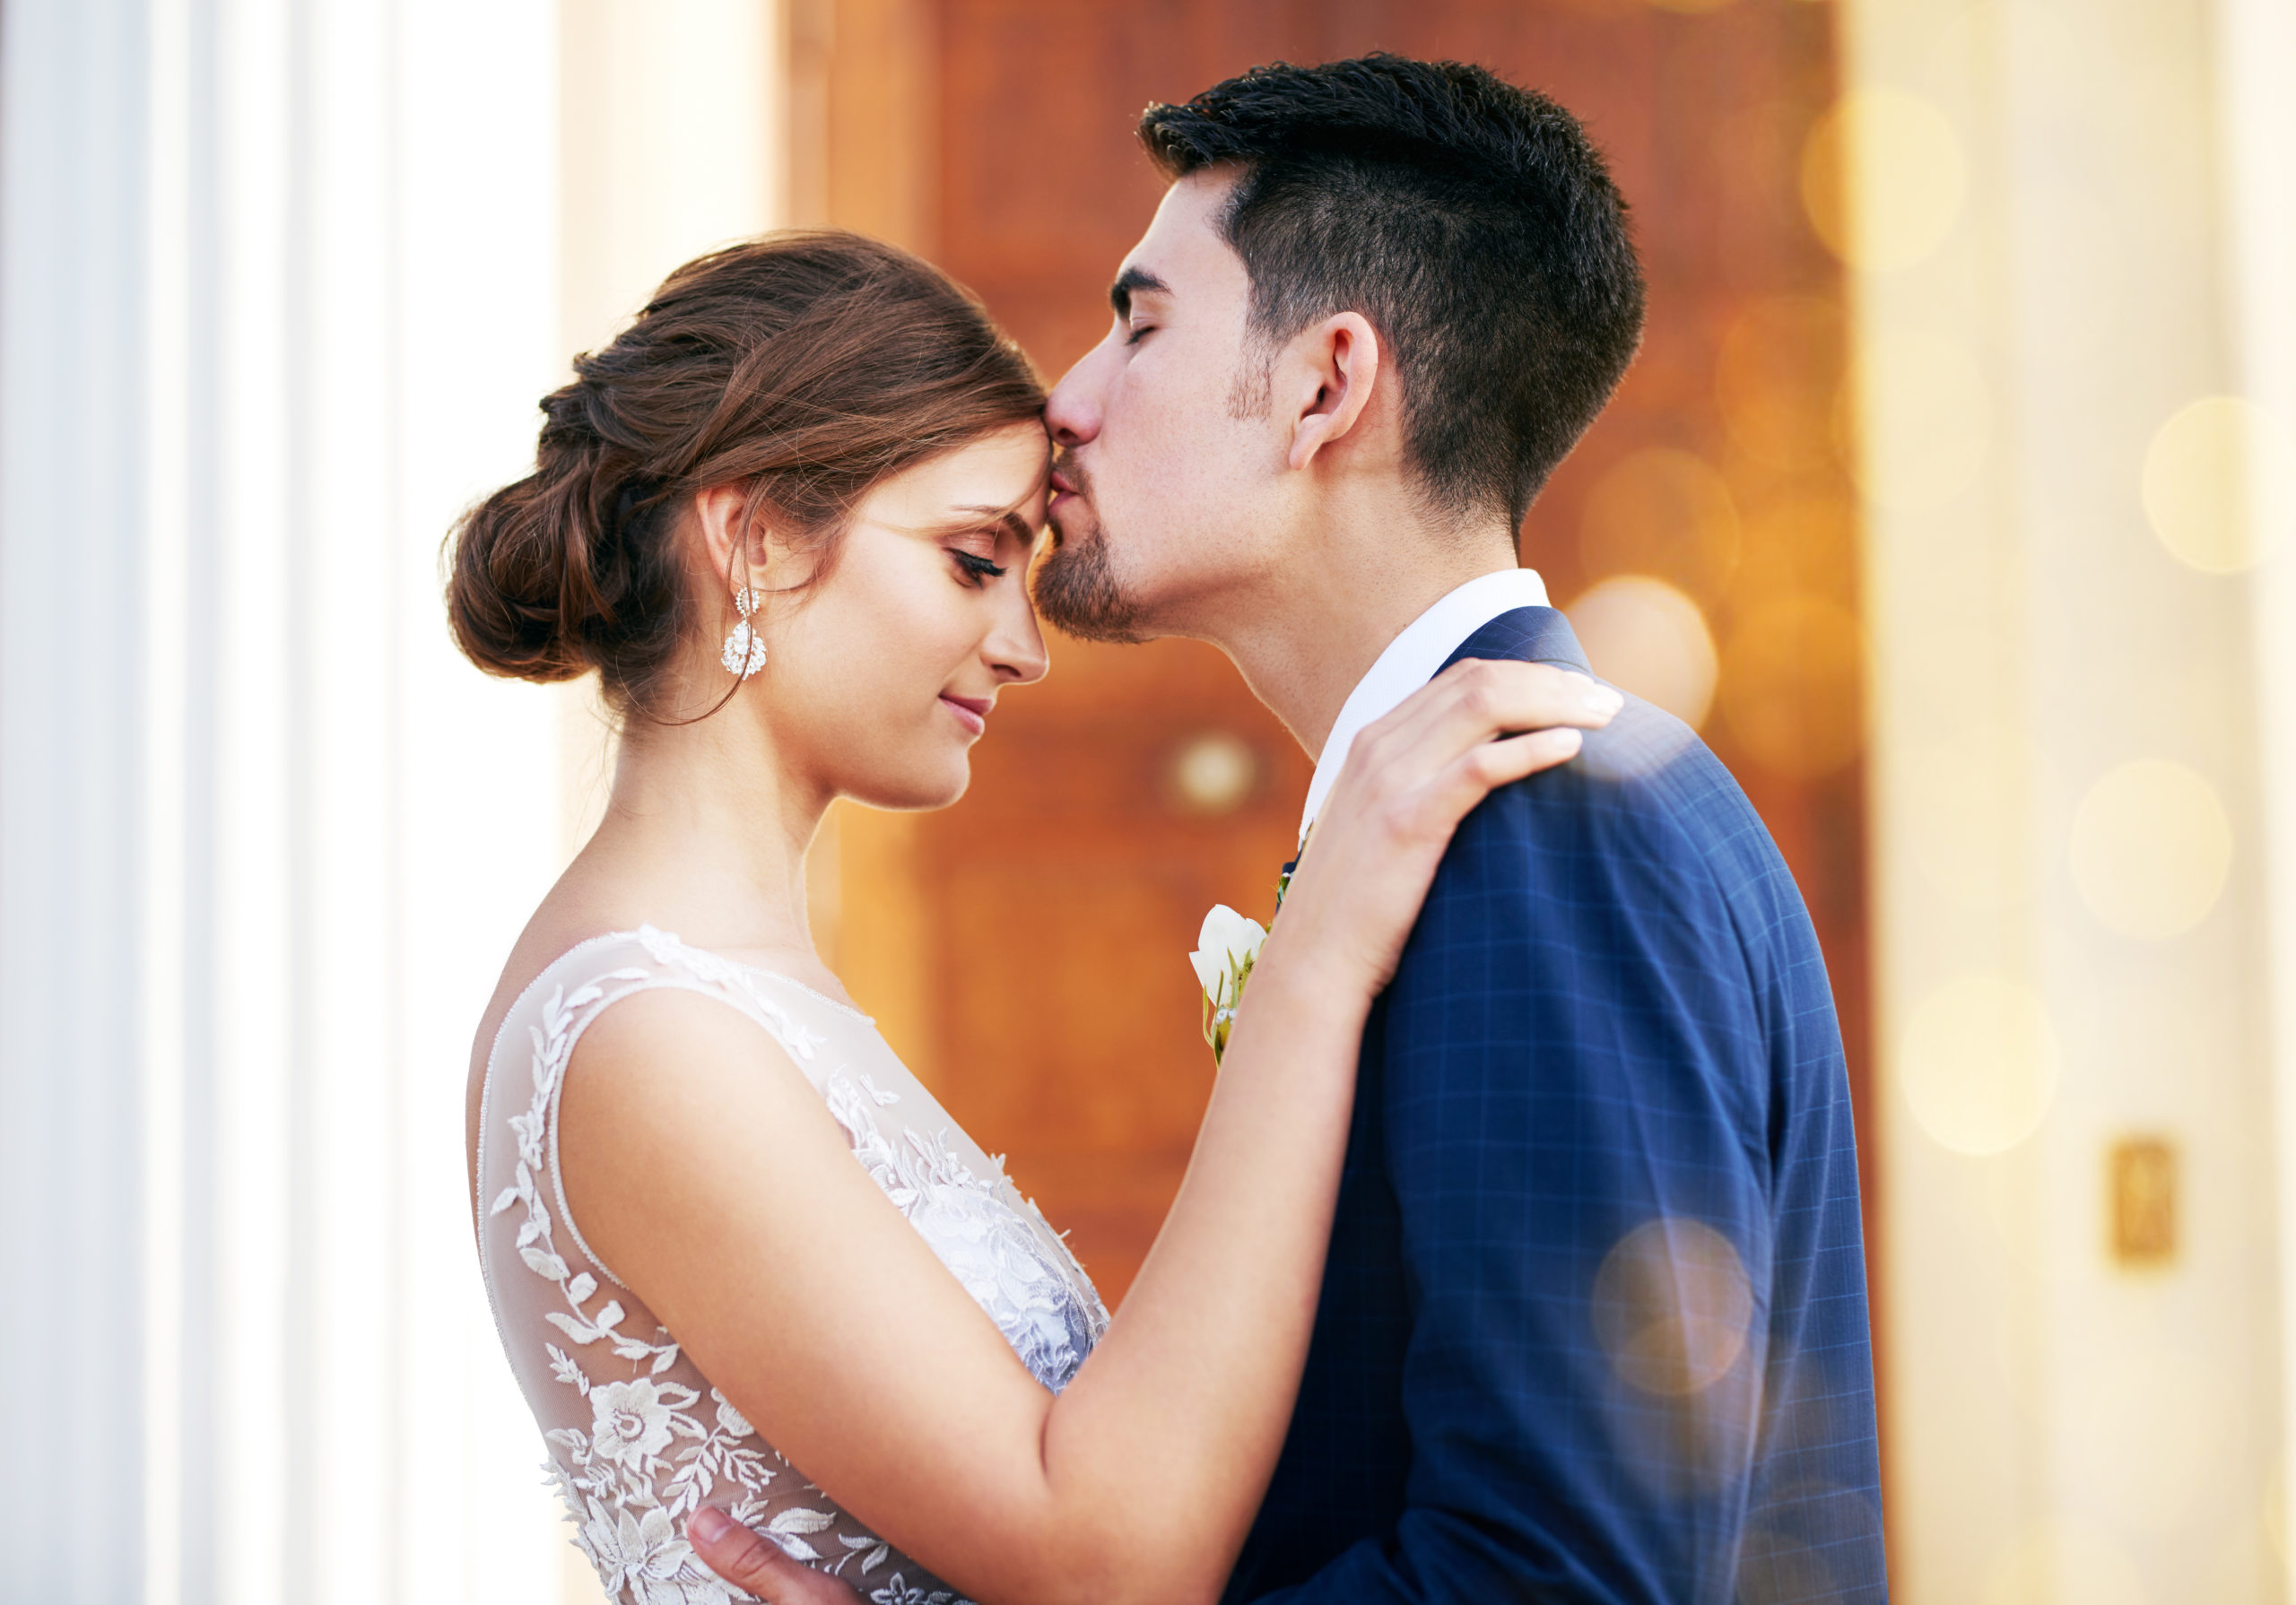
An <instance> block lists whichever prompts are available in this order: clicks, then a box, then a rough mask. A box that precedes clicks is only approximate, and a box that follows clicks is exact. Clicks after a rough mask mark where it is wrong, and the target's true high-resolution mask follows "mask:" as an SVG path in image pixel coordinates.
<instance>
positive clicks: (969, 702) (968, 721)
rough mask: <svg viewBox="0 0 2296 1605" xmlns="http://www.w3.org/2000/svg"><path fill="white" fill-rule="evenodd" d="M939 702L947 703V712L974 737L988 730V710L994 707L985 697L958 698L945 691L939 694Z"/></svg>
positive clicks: (993, 703)
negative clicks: (954, 716) (955, 717)
mask: <svg viewBox="0 0 2296 1605" xmlns="http://www.w3.org/2000/svg"><path fill="white" fill-rule="evenodd" d="M941 700H942V701H944V702H945V703H947V704H948V705H949V711H950V712H951V713H952V714H954V715H956V716H957V723H958V724H961V725H963V726H964V727H965V728H966V729H967V730H970V731H971V732H972V733H973V734H975V735H978V734H980V733H982V732H984V731H986V730H987V728H988V710H989V709H990V708H992V707H996V703H995V702H994V701H993V700H991V699H990V698H987V697H958V696H953V695H952V694H951V693H949V692H947V691H944V692H942V693H941Z"/></svg>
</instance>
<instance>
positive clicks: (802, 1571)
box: [685, 1505, 861, 1605]
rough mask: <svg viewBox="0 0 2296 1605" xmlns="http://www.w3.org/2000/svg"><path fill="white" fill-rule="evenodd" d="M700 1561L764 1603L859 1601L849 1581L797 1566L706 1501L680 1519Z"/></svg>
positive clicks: (846, 1604) (855, 1604)
mask: <svg viewBox="0 0 2296 1605" xmlns="http://www.w3.org/2000/svg"><path fill="white" fill-rule="evenodd" d="M685 1535H686V1537H687V1539H688V1540H691V1542H692V1544H693V1550H694V1553H695V1554H697V1555H699V1556H700V1557H701V1563H702V1565H704V1566H708V1567H709V1569H710V1570H711V1571H713V1572H715V1573H717V1574H718V1575H719V1576H720V1577H722V1578H724V1579H725V1580H726V1582H728V1583H732V1584H733V1585H734V1586H735V1588H738V1589H740V1590H742V1591H743V1592H744V1593H748V1594H753V1595H755V1596H756V1597H757V1598H758V1599H761V1600H762V1601H765V1602H766V1605H859V1601H860V1599H861V1596H860V1594H859V1593H858V1592H856V1591H855V1590H854V1588H853V1586H852V1584H850V1583H844V1582H840V1581H839V1579H837V1578H835V1577H830V1576H825V1575H822V1573H820V1572H817V1571H814V1570H813V1568H812V1567H811V1566H800V1565H798V1564H797V1562H796V1561H794V1560H792V1559H790V1558H789V1557H787V1555H784V1554H783V1553H782V1552H781V1548H780V1546H779V1545H778V1544H776V1543H774V1542H773V1541H772V1540H770V1539H768V1538H766V1537H765V1536H764V1535H763V1534H761V1533H758V1532H753V1531H751V1530H750V1529H749V1528H747V1527H744V1526H743V1525H742V1524H741V1523H739V1522H736V1521H735V1520H734V1518H733V1517H731V1516H729V1515H727V1514H726V1513H725V1512H723V1511H721V1510H718V1509H717V1508H715V1507H713V1506H711V1505H703V1506H702V1507H701V1508H700V1510H697V1511H695V1512H694V1513H693V1515H692V1518H691V1520H689V1521H688V1522H687V1523H686V1524H685Z"/></svg>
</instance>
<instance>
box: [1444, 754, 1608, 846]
mask: <svg viewBox="0 0 2296 1605" xmlns="http://www.w3.org/2000/svg"><path fill="white" fill-rule="evenodd" d="M1586 739H1587V738H1586V737H1585V736H1583V735H1581V734H1580V733H1578V731H1576V730H1573V729H1570V728H1568V727H1562V728H1558V729H1553V730H1534V731H1531V732H1530V733H1527V734H1524V735H1515V736H1508V737H1506V738H1505V739H1503V740H1500V741H1494V742H1481V743H1479V744H1478V745H1476V746H1474V747H1471V748H1469V749H1468V750H1466V751H1465V752H1462V753H1460V754H1459V755H1458V756H1457V758H1455V759H1452V760H1451V762H1450V763H1449V764H1448V765H1447V766H1446V767H1445V768H1442V769H1441V770H1439V772H1438V773H1437V774H1436V776H1434V778H1433V779H1432V780H1431V782H1430V783H1429V784H1428V785H1427V786H1426V787H1425V789H1424V790H1423V791H1422V794H1421V804H1422V807H1423V808H1424V810H1425V814H1424V816H1423V817H1422V819H1421V820H1419V822H1418V828H1419V829H1421V830H1422V831H1424V832H1426V833H1428V834H1431V835H1438V836H1442V837H1448V836H1449V835H1450V833H1451V832H1452V831H1453V830H1454V829H1457V826H1458V823H1459V821H1460V820H1463V819H1465V817H1466V816H1467V815H1468V814H1469V813H1470V812H1472V811H1474V806H1475V804H1476V803H1480V802H1482V801H1483V799H1484V798H1485V797H1487V796H1489V795H1490V794H1492V792H1494V791H1497V790H1498V789H1499V788H1500V786H1502V785H1513V784H1514V783H1515V782H1516V781H1518V780H1523V779H1526V778H1528V777H1529V776H1533V775H1535V774H1537V773H1538V772H1539V771H1540V770H1541V769H1551V768H1554V767H1555V766H1556V765H1558V764H1564V763H1569V762H1570V760H1571V759H1574V758H1576V757H1577V756H1578V750H1579V749H1580V748H1581V747H1583V746H1584V745H1585V744H1586Z"/></svg>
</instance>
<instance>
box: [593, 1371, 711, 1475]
mask: <svg viewBox="0 0 2296 1605" xmlns="http://www.w3.org/2000/svg"><path fill="white" fill-rule="evenodd" d="M679 1391H680V1392H684V1391H685V1390H683V1389H680V1390H679ZM688 1397H689V1398H691V1394H689V1395H688ZM669 1443H670V1406H669V1403H668V1401H665V1399H664V1398H663V1396H662V1390H661V1389H659V1388H657V1387H656V1386H655V1385H654V1384H652V1383H650V1382H648V1381H646V1380H645V1379H644V1378H642V1377H641V1378H640V1379H639V1380H638V1381H636V1382H607V1383H600V1384H597V1385H596V1386H595V1387H593V1388H592V1389H591V1390H590V1452H591V1453H593V1454H596V1455H599V1456H601V1457H603V1458H604V1459H606V1460H610V1461H613V1462H614V1463H615V1464H617V1465H625V1466H633V1465H643V1464H644V1463H645V1462H648V1461H649V1460H652V1459H653V1458H654V1457H655V1456H656V1455H657V1454H659V1453H661V1452H662V1451H663V1450H664V1449H666V1448H667V1447H669Z"/></svg>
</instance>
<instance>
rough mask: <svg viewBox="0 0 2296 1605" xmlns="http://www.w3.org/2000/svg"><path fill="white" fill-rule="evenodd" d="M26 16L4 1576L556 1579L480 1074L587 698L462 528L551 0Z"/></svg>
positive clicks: (514, 287)
mask: <svg viewBox="0 0 2296 1605" xmlns="http://www.w3.org/2000/svg"><path fill="white" fill-rule="evenodd" d="M0 20H4V29H5V32H4V37H0V73H4V81H0V118H4V122H0V163H4V166H0V206H4V221H0V1189H4V1192H0V1203H4V1216H0V1306H4V1308H5V1309H6V1310H7V1318H6V1319H5V1320H0V1378H4V1379H5V1381H4V1384H0V1385H5V1386H6V1387H7V1388H8V1389H9V1392H10V1394H11V1397H12V1399H13V1410H12V1412H11V1413H12V1420H13V1423H14V1426H15V1428H16V1429H17V1430H16V1431H15V1432H14V1433H12V1440H11V1442H12V1448H11V1453H10V1454H9V1455H8V1456H7V1457H6V1461H5V1468H4V1470H0V1597H4V1598H7V1599H10V1600H15V1599H19V1598H21V1599H25V1600H39V1601H43V1605H47V1602H49V1601H91V1602H93V1601H104V1602H105V1605H109V1602H111V1601H125V1600H130V1599H135V1598H138V1597H141V1598H143V1599H144V1600H147V1601H152V1602H153V1605H175V1602H177V1601H181V1602H183V1605H207V1602H211V1601H212V1602H214V1605H287V1602H289V1601H293V1602H295V1605H301V1602H303V1601H329V1602H332V1601H346V1602H347V1601H359V1602H361V1605H365V1602H368V1601H373V1602H376V1605H380V1602H382V1601H424V1602H425V1605H428V1602H430V1601H487V1602H488V1605H493V1602H494V1601H511V1602H515V1601H535V1602H536V1605H539V1602H540V1601H544V1600H554V1599H555V1598H556V1597H557V1594H558V1588H559V1575H560V1570H561V1567H560V1561H559V1557H558V1551H559V1549H560V1548H561V1545H562V1536H561V1532H560V1531H559V1528H558V1524H557V1521H556V1517H555V1514H554V1512H553V1511H552V1508H551V1505H550V1502H549V1499H548V1496H547V1494H546V1493H545V1492H544V1489H543V1488H541V1487H540V1485H539V1480H538V1477H537V1474H536V1468H537V1466H538V1464H539V1462H540V1459H541V1453H542V1449H541V1445H540V1444H539V1443H538V1442H537V1441H536V1439H535V1431H534V1427H533V1424H532V1422H531V1420H530V1419H529V1418H527V1416H526V1411H525V1410H524V1407H523V1405H522V1403H521V1402H520V1401H519V1400H518V1399H517V1393H516V1391H515V1388H514V1387H513V1386H512V1384H511V1382H510V1379H509V1373H508V1370H507V1367H506V1366H504V1365H503V1362H502V1360H501V1358H500V1353H499V1348H498V1345H497V1342H496V1340H495V1337H494V1335H493V1332H491V1323H490V1322H489V1320H488V1316H487V1314H486V1311H485V1308H484V1303H483V1297H481V1294H480V1289H479V1287H478V1282H477V1279H476V1276H475V1274H474V1265H473V1255H472V1251H471V1239H470V1227H469V1213H468V1204H467V1200H466V1198H465V1183H464V1181H463V1179H462V1176H463V1160H462V1154H461V1148H462V1115H461V1106H462V1087H463V1080H464V1075H465V1066H466V1064H467V1058H468V1053H469V1045H470V1034H471V1031H472V1029H473V1028H474V1024H475V1022H476V1020H477V1019H478V1016H479V1013H480V1011H481V1009H482V1008H483V1004H484V1002H485V1000H486V997H487V995H488V993H490V992H491V988H492V985H493V981H494V976H495V972H496V969H497V967H498V966H499V965H500V960H501V956H502V954H503V953H504V952H506V951H507V950H508V949H509V943H510V941H511V940H512V938H513V936H514V935H515V933H516V932H517V928H518V926H519V924H520V923H521V922H522V921H523V919H524V917H525V915H526V911H527V909H528V908H530V907H531V906H532V904H533V902H534V900H535V898H537V897H538V896H539V895H540V894H541V892H542V890H543V889H544V888H545V887H546V886H547V884H548V882H549V880H550V879H551V877H552V874H554V873H555V872H556V869H557V866H558V862H559V857H558V851H557V844H556V841H555V839H554V837H555V820H556V818H557V799H556V776H557V759H556V754H555V750H554V742H553V735H552V728H553V718H552V702H551V700H550V698H549V697H548V696H547V694H546V693H544V692H542V691H540V690H536V689H535V688H528V687H517V686H509V685H501V684H496V683H491V682H488V681H483V680H481V679H480V678H479V677H478V676H477V675H476V674H475V673H474V672H473V671H471V670H470V669H469V668H468V666H467V665H466V664H463V663H462V662H461V661H460V660H459V659H458V658H457V656H456V655H454V654H453V652H452V650H451V647H450V646H449V645H448V641H447V638H446V632H445V629H444V621H443V615H442V612H441V608H440V603H439V587H438V569H437V561H438V551H439V540H440V537H441V536H442V534H444V532H445V530H446V527H447V525H448V523H449V521H450V520H451V519H452V517H453V516H454V515H455V513H456V512H457V510H458V509H459V508H461V507H462V506H464V505H465V504H466V503H467V502H468V501H469V500H470V499H472V498H473V497H474V496H476V495H477V494H479V493H481V492H483V491H484V490H487V489H490V488H491V487H492V486H493V485H495V484H497V483H500V482H501V481H504V480H506V479H509V478H511V477H514V476H515V475H516V474H517V473H519V472H520V471H521V468H522V464H525V463H526V462H528V461H530V460H531V453H532V449H533V440H534V423H535V411H534V403H535V398H536V397H537V396H539V395H541V394H542V393H543V391H544V390H545V389H547V388H548V387H549V386H551V385H552V383H554V382H555V379H556V376H557V373H558V371H559V369H560V367H561V363H562V360H563V358H562V353H561V351H560V350H559V349H558V327H557V299H558V298H557V282H558V274H559V268H560V262H559V227H558V208H559V197H558V170H557V160H556V159H557V138H556V118H557V74H558V68H559V63H558V56H557V48H556V47H557V33H556V16H555V8H554V5H553V4H552V3H551V0H490V3H489V4H479V5H473V4H458V3H457V0H22V3H21V4H19V3H16V0H11V4H8V5H7V6H6V7H5V8H4V12H0Z"/></svg>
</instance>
